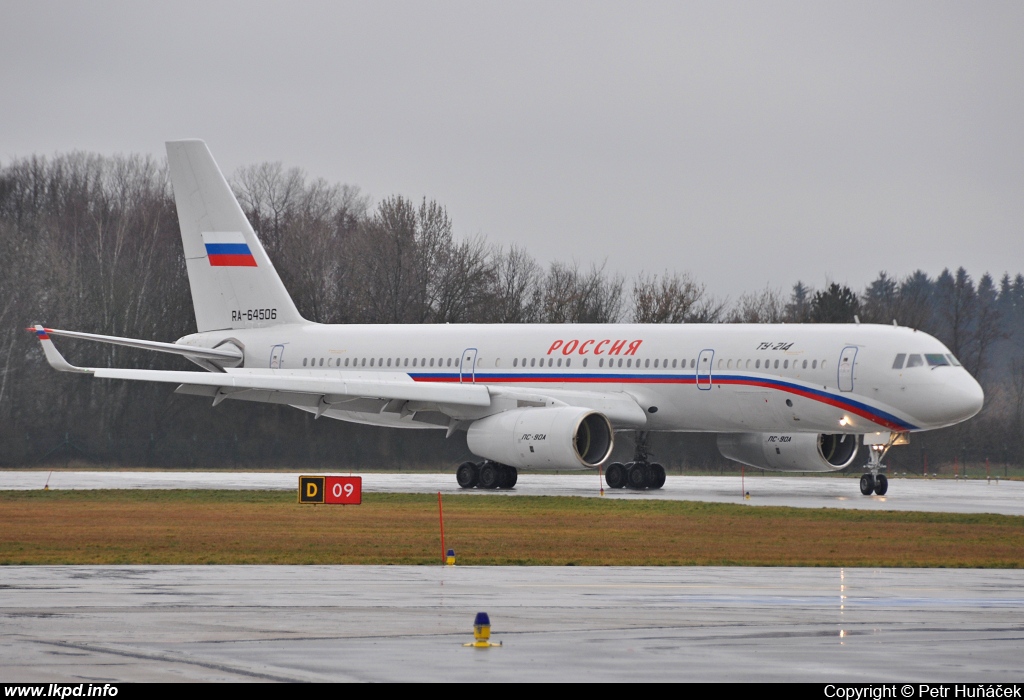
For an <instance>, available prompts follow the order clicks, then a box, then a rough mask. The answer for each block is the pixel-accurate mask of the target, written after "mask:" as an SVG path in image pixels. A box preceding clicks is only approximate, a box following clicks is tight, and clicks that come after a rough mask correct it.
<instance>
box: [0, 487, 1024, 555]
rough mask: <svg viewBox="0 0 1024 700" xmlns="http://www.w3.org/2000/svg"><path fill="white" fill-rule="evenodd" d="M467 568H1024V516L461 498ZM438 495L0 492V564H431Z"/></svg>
mask: <svg viewBox="0 0 1024 700" xmlns="http://www.w3.org/2000/svg"><path fill="white" fill-rule="evenodd" d="M444 507H445V534H446V537H447V542H448V546H449V547H452V548H454V549H455V550H456V554H457V557H458V563H459V564H477V565H479V564H489V565H499V564H500V565H509V564H521V565H616V566H621V565H630V566H636V565H737V566H741V565H742V566H863V567H883V566H884V567H1002V568H1019V567H1021V566H1024V518H1021V517H1015V516H1005V515H976V514H955V513H910V512H898V511H887V512H880V511H857V510H836V509H819V510H811V509H801V508H777V507H756V508H755V507H750V506H741V505H731V504H721V503H702V502H691V501H654V500H612V499H600V498H578V497H572V498H568V497H554V496H552V497H543V496H541V497H534V496H516V497H507V496H491V495H456V496H447V497H445V499H444ZM440 558H441V551H440V540H439V533H438V517H437V497H436V496H434V495H430V494H365V495H364V501H363V505H360V506H308V505H299V504H297V503H296V498H295V494H294V493H292V492H285V491H228V490H134V491H133V490H95V491H63V490H61V491H0V564H438V563H439V562H440Z"/></svg>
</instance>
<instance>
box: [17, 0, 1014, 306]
mask: <svg viewBox="0 0 1024 700" xmlns="http://www.w3.org/2000/svg"><path fill="white" fill-rule="evenodd" d="M185 137H196V138H202V139H204V140H206V141H207V143H208V144H209V146H210V148H211V150H212V151H213V154H214V156H215V157H216V158H217V159H218V161H219V163H220V165H221V168H222V170H224V171H225V172H226V173H229V174H230V173H232V172H234V170H235V169H236V168H237V167H239V166H241V165H247V164H251V163H257V162H263V161H281V162H282V163H283V164H284V165H285V166H287V167H292V166H297V167H300V168H302V169H303V170H305V171H306V172H307V173H309V174H310V175H313V176H320V177H324V178H327V179H328V180H330V181H334V182H344V183H350V184H355V185H358V186H360V187H361V188H362V189H363V191H364V192H366V193H367V194H370V195H371V196H372V197H373V198H374V199H375V200H379V199H381V198H383V197H386V196H388V195H391V194H402V195H406V196H408V197H413V198H415V199H417V200H418V199H419V198H421V197H423V196H426V197H427V198H431V199H436V200H438V201H439V202H441V203H442V204H444V205H445V206H447V208H448V211H449V214H450V215H451V216H452V218H453V220H454V222H455V226H456V230H457V231H458V232H459V233H460V234H462V235H477V234H479V235H483V236H485V237H486V238H487V239H488V240H489V241H491V242H493V243H495V244H499V245H502V246H505V247H507V246H509V245H511V244H519V245H522V246H524V247H526V248H527V249H528V250H529V251H530V252H531V253H532V254H533V255H534V256H535V257H536V258H537V259H538V260H539V261H541V262H542V263H546V262H549V261H551V260H562V261H571V260H577V261H578V262H580V263H582V264H584V265H589V264H591V263H598V264H600V263H602V262H605V261H607V266H608V269H609V270H611V271H617V272H621V273H622V274H624V275H627V276H630V275H633V274H635V273H636V272H639V271H641V270H646V271H648V272H652V273H660V272H663V271H665V270H678V271H689V272H691V273H692V274H693V275H694V276H695V277H697V278H698V279H699V280H701V281H703V282H705V283H706V284H707V285H708V287H709V289H710V290H711V291H712V292H714V293H715V294H716V295H719V296H725V295H728V296H730V297H731V298H733V299H735V298H736V296H738V295H739V294H740V293H742V292H744V291H753V290H756V289H758V288H762V287H764V286H765V285H772V286H775V287H781V288H783V289H784V290H785V291H786V293H787V294H788V292H789V287H790V285H792V283H793V282H795V281H796V280H797V279H800V280H803V281H804V282H806V283H808V284H810V285H812V286H815V287H821V286H823V285H825V284H826V282H827V281H837V282H841V283H846V284H850V285H851V286H853V287H855V288H858V289H860V288H862V287H863V286H864V285H865V284H867V283H868V282H869V281H870V280H872V279H874V278H875V276H876V275H877V274H878V272H879V271H880V270H883V269H884V270H887V271H889V272H890V273H891V274H894V275H899V276H903V275H905V274H908V273H910V272H912V271H914V270H916V269H918V268H920V269H923V270H925V271H926V272H928V273H929V274H931V275H935V274H937V273H938V272H940V271H941V270H942V268H944V267H947V266H948V267H956V266H959V265H963V266H965V267H966V268H967V269H968V271H969V272H970V273H971V274H972V275H973V276H974V277H975V278H977V277H979V276H980V275H981V274H982V273H984V272H985V271H989V272H991V273H992V274H993V275H995V276H996V277H998V276H999V275H1001V274H1002V273H1003V272H1004V271H1009V272H1011V273H1014V274H1015V273H1017V272H1021V271H1024V3H1021V2H957V3H943V2H936V1H934V0H929V1H927V2H893V1H892V0H887V1H886V2H877V3H876V2H865V1H862V0H858V1H857V2H845V3H844V2H807V3H803V2H749V3H727V2H670V3H638V2H618V3H604V2H596V1H594V0H588V1H587V2H578V3H577V2H552V1H551V0H547V1H544V2H537V3H531V2H507V1H506V2H500V3H499V2H492V3H485V2H479V1H474V2H423V1H419V2H409V3H394V2H377V1H375V2H361V3H351V2H339V1H331V2H323V3H312V2H295V1H291V2H287V3H286V2H253V1H247V2H238V3H234V2H211V1H210V0H206V1H204V2H191V1H188V0H175V1H174V2H167V3H161V2H123V3H112V2H70V1H68V2H57V3H55V2H41V1H40V0H31V1H28V2H14V1H12V0H0V159H3V162H5V163H6V162H9V159H10V158H13V157H21V156H27V155H31V154H45V155H52V154H53V153H55V152H67V151H72V150H86V151H95V152H99V153H102V154H108V155H109V154H114V153H129V152H139V153H152V154H155V155H158V156H160V157H163V154H164V150H163V142H164V141H166V140H169V139H175V138H185Z"/></svg>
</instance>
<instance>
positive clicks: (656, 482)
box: [647, 462, 665, 489]
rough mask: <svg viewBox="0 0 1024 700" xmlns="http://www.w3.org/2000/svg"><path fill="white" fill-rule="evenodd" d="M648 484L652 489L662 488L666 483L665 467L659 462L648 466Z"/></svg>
mask: <svg viewBox="0 0 1024 700" xmlns="http://www.w3.org/2000/svg"><path fill="white" fill-rule="evenodd" d="M647 479H648V480H647V485H648V486H649V487H650V488H652V489H660V488H661V487H662V486H664V485H665V467H663V466H661V465H660V464H658V463H657V462H655V463H654V464H652V465H650V466H649V467H647Z"/></svg>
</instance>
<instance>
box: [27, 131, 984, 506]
mask: <svg viewBox="0 0 1024 700" xmlns="http://www.w3.org/2000/svg"><path fill="white" fill-rule="evenodd" d="M167 158H168V163H169V167H170V173H171V183H172V186H173V188H174V197H175V203H176V205H177V210H178V219H179V222H180V225H181V240H182V245H183V246H184V251H185V259H186V266H187V269H188V278H189V284H190V286H191V290H192V301H193V304H194V306H195V314H196V326H197V330H198V332H197V333H194V334H192V335H188V336H185V337H184V338H179V339H178V340H177V341H175V342H173V343H168V342H157V341H151V340H137V339H132V338H118V337H113V336H104V335H96V334H91V333H80V332H75V331H64V330H56V329H49V328H45V327H43V326H42V325H36V326H35V327H34V328H33V329H31V330H33V331H34V332H35V333H36V335H37V336H38V338H39V340H40V341H41V343H42V346H43V350H44V352H45V353H46V358H47V360H48V361H49V363H50V364H51V365H52V366H53V367H54V368H56V369H58V370H61V371H65V372H80V373H86V374H91V375H92V376H94V377H97V378H101V379H124V380H142V381H155V382H168V383H171V384H176V385H178V386H177V388H176V391H177V392H178V393H182V394H192V395H196V396H205V397H207V398H209V399H212V402H213V405H214V406H216V405H218V404H219V403H221V402H222V401H224V400H229V399H230V400H243V401H261V402H267V403H279V404H287V405H290V406H294V407H296V408H299V409H302V410H305V411H309V412H310V413H314V414H315V415H316V417H317V418H319V417H321V416H327V417H328V418H336V419H339V420H348V421H355V422H359V423H368V424H372V425H382V426H391V427H395V428H428V429H429V428H433V429H443V430H446V431H447V434H448V435H449V436H450V435H452V434H453V433H454V432H455V431H459V430H464V431H466V432H467V443H468V446H469V449H470V450H471V451H472V452H473V453H474V454H475V455H478V456H479V457H480V461H479V462H466V463H464V464H462V465H460V466H459V467H458V469H457V471H456V478H457V480H458V483H459V484H460V485H461V486H463V487H465V488H473V487H480V488H511V487H513V486H514V485H515V482H516V479H517V476H518V472H517V469H519V468H529V469H551V470H554V469H560V470H565V469H597V468H601V467H604V471H605V479H606V481H607V484H608V486H609V487H610V488H624V487H630V488H637V489H642V488H660V487H661V486H662V485H663V484H664V482H665V470H664V468H663V467H662V466H661V465H659V464H656V463H651V462H650V460H649V459H648V456H647V449H646V437H647V435H648V433H650V432H651V431H684V432H685V431H689V432H696V431H707V432H713V433H717V434H718V438H717V439H718V447H719V450H720V451H721V453H722V454H723V455H724V456H725V457H727V458H729V459H732V460H735V461H737V462H741V463H743V464H747V465H750V466H753V467H757V468H760V469H771V470H778V471H808V472H827V471H835V470H840V469H844V468H846V467H849V466H850V465H851V464H852V463H853V462H854V460H855V458H856V456H857V453H858V449H859V447H860V445H861V443H863V444H865V445H868V447H869V449H870V451H869V461H868V463H867V464H866V465H865V472H864V474H863V476H862V478H861V484H860V487H861V492H862V493H864V494H865V495H870V494H872V493H876V494H879V495H881V494H884V493H885V492H886V490H887V488H888V480H887V479H886V476H885V475H884V474H882V473H880V472H881V470H883V469H884V466H883V464H882V459H883V458H884V456H885V453H886V452H887V451H888V449H889V448H890V447H891V446H893V445H896V444H901V443H903V442H906V440H907V436H908V434H909V433H911V432H915V431H921V430H931V429H934V428H941V427H944V426H949V425H953V424H955V423H958V422H960V421H964V420H966V419H968V418H970V417H971V416H973V415H975V414H976V413H978V411H980V410H981V407H982V403H983V401H984V394H983V392H982V389H981V387H980V386H979V385H978V383H977V382H976V381H975V380H974V378H973V377H971V375H970V374H969V373H968V372H967V371H966V370H965V369H964V368H963V367H962V366H961V365H960V363H959V362H958V361H957V359H956V358H955V357H954V356H953V355H952V353H950V352H949V350H948V349H947V348H946V347H944V346H943V345H942V343H940V342H939V341H938V340H936V339H935V338H933V337H931V336H930V335H927V334H926V333H922V332H919V331H916V330H913V329H911V328H902V327H898V326H896V325H895V322H894V325H892V326H885V325H872V324H860V323H855V324H831V325H829V324H807V325H803V324H795V325H794V324H788V325H787V324H781V325H760V324H721V325H719V324H682V325H639V324H624V325H620V324H602V325H597V324H594V325H584V324H564V325H542V324H537V325H488V324H466V325H325V324H318V323H311V322H309V321H306V320H305V319H303V318H302V316H301V315H300V314H299V312H298V310H297V309H296V308H295V304H294V303H293V302H292V299H291V297H290V296H289V294H288V292H287V290H286V289H285V287H284V285H283V284H282V282H281V279H280V277H278V274H277V272H276V270H275V269H274V266H273V265H272V264H271V262H270V259H269V258H268V257H267V254H266V252H265V251H264V249H263V246H262V245H261V244H260V242H259V239H257V238H256V235H255V233H254V232H253V229H252V226H251V225H250V224H249V221H248V220H247V219H246V217H245V214H244V213H243V211H242V209H241V207H240V206H239V204H238V201H237V200H236V199H235V196H234V194H233V193H232V191H231V188H230V187H229V185H228V183H227V181H226V180H225V178H224V176H223V175H222V174H221V172H220V169H219V168H218V167H217V164H216V162H215V161H214V159H213V156H212V155H211V154H210V151H209V149H208V148H207V147H206V144H205V143H204V142H202V141H198V140H188V141H171V142H169V143H168V144H167ZM51 336H68V337H73V338H80V339H86V340H94V341H99V342H105V343H114V344H120V345H127V346H131V347H136V348H144V349H148V350H154V351H159V352H170V353H176V354H178V355H182V356H184V357H186V358H188V359H189V360H191V361H192V362H194V363H195V364H197V365H199V366H200V367H202V368H203V369H204V370H206V371H205V372H204V371H158V370H138V369H113V368H109V369H108V368H85V367H76V366H74V365H71V364H70V363H68V362H67V361H66V360H65V359H64V357H63V356H62V355H61V354H60V353H59V352H58V351H57V349H56V347H54V344H53V342H52V340H51V339H50V338H51ZM620 431H635V432H636V436H637V438H638V439H637V443H636V444H637V447H636V452H635V454H634V459H633V461H632V462H629V463H628V464H621V463H612V464H606V462H607V461H608V460H609V457H610V455H611V453H612V446H613V442H614V437H615V433H616V432H620Z"/></svg>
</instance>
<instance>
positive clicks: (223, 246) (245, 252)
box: [203, 231, 256, 267]
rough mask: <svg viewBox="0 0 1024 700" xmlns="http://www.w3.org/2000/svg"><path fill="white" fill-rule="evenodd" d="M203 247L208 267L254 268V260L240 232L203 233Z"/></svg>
mask: <svg viewBox="0 0 1024 700" xmlns="http://www.w3.org/2000/svg"><path fill="white" fill-rule="evenodd" d="M203 245H205V246H206V257H207V259H208V260H209V261H210V267H256V258H254V257H253V256H252V251H251V250H249V244H248V243H246V242H245V236H243V235H242V232H241V231H231V232H219V231H214V232H204V233H203Z"/></svg>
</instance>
